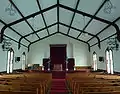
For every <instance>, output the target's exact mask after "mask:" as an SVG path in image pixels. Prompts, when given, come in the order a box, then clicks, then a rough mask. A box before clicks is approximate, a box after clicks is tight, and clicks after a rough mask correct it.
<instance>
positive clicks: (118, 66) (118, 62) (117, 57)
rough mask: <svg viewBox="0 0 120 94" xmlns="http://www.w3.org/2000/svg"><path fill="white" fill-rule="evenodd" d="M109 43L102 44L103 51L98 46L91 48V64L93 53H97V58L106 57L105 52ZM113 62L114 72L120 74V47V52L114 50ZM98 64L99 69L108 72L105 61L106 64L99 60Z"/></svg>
mask: <svg viewBox="0 0 120 94" xmlns="http://www.w3.org/2000/svg"><path fill="white" fill-rule="evenodd" d="M107 41H108V40H106V41H103V42H101V49H99V48H98V46H97V45H95V46H93V47H92V48H91V63H92V53H93V52H94V51H95V52H96V53H97V58H99V56H103V57H105V50H106V48H107V46H108V45H107ZM119 45H120V43H119ZM113 61H114V71H116V72H120V47H119V51H116V50H113ZM97 62H98V69H103V70H106V61H105V60H104V62H99V60H97Z"/></svg>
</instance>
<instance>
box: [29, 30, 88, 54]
mask: <svg viewBox="0 0 120 94" xmlns="http://www.w3.org/2000/svg"><path fill="white" fill-rule="evenodd" d="M57 33H58V34H62V35H64V36H67V37H70V38H72V39H75V40H77V41H80V42H83V43H86V44H87V45H88V50H89V51H90V44H89V43H87V42H85V41H83V40H80V39H77V38H75V37H72V36H70V35H68V34H64V33H62V32H55V33H53V34H50V35H49V36H46V37H43V38H41V39H39V40H36V41H34V42H31V43H30V44H29V45H28V52H29V50H30V46H31V45H32V44H34V43H36V42H38V41H40V40H43V39H46V38H48V37H50V36H53V35H55V34H57Z"/></svg>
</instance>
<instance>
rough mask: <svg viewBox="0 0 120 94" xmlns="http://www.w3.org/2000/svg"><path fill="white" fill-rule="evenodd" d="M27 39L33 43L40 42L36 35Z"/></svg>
mask: <svg viewBox="0 0 120 94" xmlns="http://www.w3.org/2000/svg"><path fill="white" fill-rule="evenodd" d="M26 38H27V39H28V40H29V41H31V42H33V41H35V40H38V37H37V36H36V35H35V34H31V35H30V36H28V37H26Z"/></svg>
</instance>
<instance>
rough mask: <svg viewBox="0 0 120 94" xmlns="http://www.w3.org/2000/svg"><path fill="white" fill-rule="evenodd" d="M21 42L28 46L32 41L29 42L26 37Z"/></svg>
mask: <svg viewBox="0 0 120 94" xmlns="http://www.w3.org/2000/svg"><path fill="white" fill-rule="evenodd" d="M21 43H23V44H24V45H26V46H28V45H29V44H30V42H28V41H27V40H25V39H22V40H21Z"/></svg>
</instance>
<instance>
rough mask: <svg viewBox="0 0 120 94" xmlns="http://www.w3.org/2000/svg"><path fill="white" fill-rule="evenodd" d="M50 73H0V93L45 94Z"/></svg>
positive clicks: (49, 80) (48, 84)
mask: <svg viewBox="0 0 120 94" xmlns="http://www.w3.org/2000/svg"><path fill="white" fill-rule="evenodd" d="M51 79H52V76H51V74H50V73H33V72H32V73H19V74H9V75H6V74H5V75H0V94H46V93H47V91H48V89H49V87H50V83H51Z"/></svg>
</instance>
